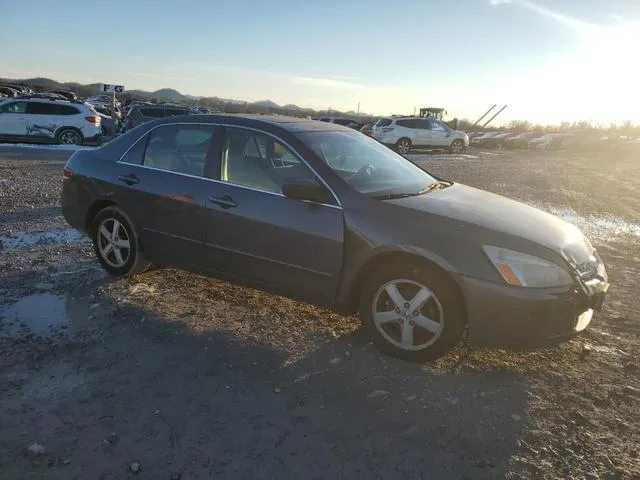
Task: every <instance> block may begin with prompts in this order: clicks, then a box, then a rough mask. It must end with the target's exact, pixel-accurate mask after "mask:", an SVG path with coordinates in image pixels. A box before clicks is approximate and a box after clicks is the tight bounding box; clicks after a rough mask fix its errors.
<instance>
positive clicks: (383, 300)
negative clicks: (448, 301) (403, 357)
mask: <svg viewBox="0 0 640 480" xmlns="http://www.w3.org/2000/svg"><path fill="white" fill-rule="evenodd" d="M371 307H372V314H373V323H374V325H375V327H376V329H377V330H378V332H379V333H380V335H382V337H383V338H384V339H385V340H386V341H387V342H389V343H390V344H391V345H393V346H395V347H397V348H400V349H402V350H406V351H416V350H424V349H426V348H427V347H429V346H431V345H433V344H434V343H435V342H436V340H438V338H439V337H440V335H441V334H442V331H443V329H444V311H443V309H442V305H441V304H440V301H439V300H438V298H437V297H436V296H435V295H434V293H433V292H432V291H431V290H429V289H428V288H427V287H425V286H424V285H422V284H420V283H418V282H416V281H413V280H405V279H397V280H392V281H390V282H387V283H385V284H384V285H383V286H382V287H380V288H379V289H378V291H377V292H376V294H375V295H374V297H373V302H372V306H371Z"/></svg>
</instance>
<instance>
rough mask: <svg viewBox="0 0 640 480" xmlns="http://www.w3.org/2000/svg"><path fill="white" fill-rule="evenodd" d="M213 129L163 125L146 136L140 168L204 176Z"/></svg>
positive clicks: (203, 126) (199, 126) (196, 126)
mask: <svg viewBox="0 0 640 480" xmlns="http://www.w3.org/2000/svg"><path fill="white" fill-rule="evenodd" d="M213 129H214V127H213V125H163V126H161V127H158V128H156V129H154V130H152V131H151V132H150V133H149V143H148V144H147V148H146V151H145V153H144V160H143V165H145V166H148V167H153V168H157V169H160V170H168V171H170V172H176V173H186V174H188V175H194V176H203V174H204V164H205V159H206V157H207V153H208V151H209V146H210V144H211V139H212V137H213Z"/></svg>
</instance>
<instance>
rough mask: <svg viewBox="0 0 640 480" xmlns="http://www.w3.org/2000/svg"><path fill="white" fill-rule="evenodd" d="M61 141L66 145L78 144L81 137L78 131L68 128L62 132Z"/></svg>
mask: <svg viewBox="0 0 640 480" xmlns="http://www.w3.org/2000/svg"><path fill="white" fill-rule="evenodd" d="M60 143H62V144H65V145H77V144H79V143H80V137H79V135H78V134H77V133H76V132H74V131H72V130H67V131H65V132H62V134H60Z"/></svg>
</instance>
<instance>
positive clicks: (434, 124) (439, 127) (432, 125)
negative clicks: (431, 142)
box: [427, 118, 447, 132]
mask: <svg viewBox="0 0 640 480" xmlns="http://www.w3.org/2000/svg"><path fill="white" fill-rule="evenodd" d="M427 121H428V122H429V130H434V131H436V132H444V131H446V130H447V129H446V127H445V126H444V125H443V124H442V123H440V122H439V121H438V120H434V119H433V118H429V119H428V120H427Z"/></svg>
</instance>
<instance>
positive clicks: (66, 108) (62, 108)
mask: <svg viewBox="0 0 640 480" xmlns="http://www.w3.org/2000/svg"><path fill="white" fill-rule="evenodd" d="M54 106H55V107H57V109H58V115H77V114H78V109H77V108H76V107H72V106H71V105H54Z"/></svg>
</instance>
